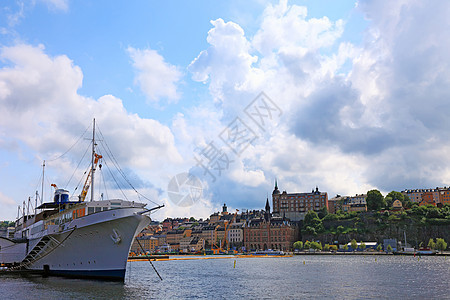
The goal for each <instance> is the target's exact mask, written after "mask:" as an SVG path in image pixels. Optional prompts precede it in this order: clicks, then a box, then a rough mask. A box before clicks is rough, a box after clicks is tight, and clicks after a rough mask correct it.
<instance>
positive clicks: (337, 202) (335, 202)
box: [328, 195, 344, 214]
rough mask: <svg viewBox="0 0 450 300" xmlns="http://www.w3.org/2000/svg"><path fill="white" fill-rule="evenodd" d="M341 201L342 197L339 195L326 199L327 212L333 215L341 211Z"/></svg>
mask: <svg viewBox="0 0 450 300" xmlns="http://www.w3.org/2000/svg"><path fill="white" fill-rule="evenodd" d="M343 200H344V197H342V196H341V195H336V197H333V198H331V199H328V212H329V213H330V214H335V213H337V211H338V210H342V201H343Z"/></svg>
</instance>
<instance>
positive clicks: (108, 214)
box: [0, 120, 163, 281]
mask: <svg viewBox="0 0 450 300" xmlns="http://www.w3.org/2000/svg"><path fill="white" fill-rule="evenodd" d="M92 145H93V146H92V160H91V161H92V164H91V169H90V172H89V174H88V176H87V179H86V183H85V185H84V187H83V190H82V192H81V194H80V195H79V196H76V198H75V199H70V196H69V191H67V190H65V189H59V188H57V186H56V185H52V186H54V187H55V192H54V197H53V202H47V203H43V204H42V205H40V206H39V207H36V210H35V213H34V214H29V213H28V214H26V213H25V208H24V209H23V215H22V217H20V218H18V220H17V221H16V224H15V233H14V237H13V238H0V263H1V265H2V266H4V268H3V270H2V272H8V271H20V272H26V271H39V272H42V273H45V274H48V275H61V276H70V277H81V278H103V279H109V280H115V281H123V280H124V277H125V269H126V263H127V258H128V253H129V251H130V248H131V243H132V242H133V240H134V238H135V236H136V235H137V234H138V233H139V232H140V231H141V230H142V229H143V228H145V227H146V226H147V225H148V224H149V223H150V221H151V220H150V217H149V216H148V215H147V214H148V213H149V212H151V211H152V210H155V209H159V208H161V207H163V205H162V206H157V207H154V208H151V209H147V208H145V206H146V204H144V203H137V202H134V201H125V200H121V199H110V200H101V201H93V192H92V189H93V187H94V172H95V168H96V165H97V163H98V160H99V159H100V158H102V156H101V155H98V154H97V153H95V145H96V144H95V120H94V128H93V137H92ZM89 188H91V192H92V193H91V201H89V202H85V201H84V200H85V197H86V194H87V191H88V189H89ZM36 202H37V200H36ZM36 206H37V205H36ZM24 207H25V206H24ZM37 210H40V212H39V213H37Z"/></svg>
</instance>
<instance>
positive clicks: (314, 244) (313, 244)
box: [311, 241, 322, 250]
mask: <svg viewBox="0 0 450 300" xmlns="http://www.w3.org/2000/svg"><path fill="white" fill-rule="evenodd" d="M311 248H312V249H314V250H322V243H318V242H314V241H313V242H311Z"/></svg>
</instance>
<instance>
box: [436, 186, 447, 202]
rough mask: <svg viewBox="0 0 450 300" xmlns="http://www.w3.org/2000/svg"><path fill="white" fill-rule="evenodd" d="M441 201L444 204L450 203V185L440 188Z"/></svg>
mask: <svg viewBox="0 0 450 300" xmlns="http://www.w3.org/2000/svg"><path fill="white" fill-rule="evenodd" d="M438 191H439V202H440V203H441V204H442V205H444V204H449V205H450V187H446V186H445V187H443V188H439V189H438Z"/></svg>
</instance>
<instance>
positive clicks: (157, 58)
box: [127, 47, 182, 102]
mask: <svg viewBox="0 0 450 300" xmlns="http://www.w3.org/2000/svg"><path fill="white" fill-rule="evenodd" d="M127 51H128V54H129V55H130V57H131V59H132V60H133V67H134V68H135V70H136V78H135V82H136V83H137V84H138V85H139V87H140V88H141V90H142V91H143V92H144V94H145V95H146V96H147V99H148V100H149V101H151V102H158V101H159V100H160V99H161V98H167V99H168V100H169V102H170V101H176V100H178V99H179V98H180V94H179V91H178V90H177V86H176V84H177V83H178V82H179V81H180V80H181V78H182V73H181V72H180V71H179V70H178V68H177V67H175V66H173V65H171V64H169V63H167V62H166V61H165V60H164V57H162V56H161V55H160V54H159V53H158V52H157V51H156V50H152V49H145V50H139V49H134V48H132V47H128V49H127Z"/></svg>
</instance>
